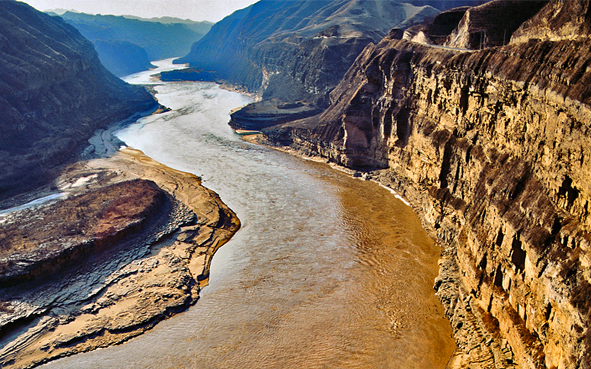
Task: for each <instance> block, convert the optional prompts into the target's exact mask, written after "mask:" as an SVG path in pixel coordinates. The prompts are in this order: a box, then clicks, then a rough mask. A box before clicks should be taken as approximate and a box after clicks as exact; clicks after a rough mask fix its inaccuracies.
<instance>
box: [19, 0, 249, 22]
mask: <svg viewBox="0 0 591 369" xmlns="http://www.w3.org/2000/svg"><path fill="white" fill-rule="evenodd" d="M21 1H23V2H25V3H27V4H29V5H31V6H32V7H34V8H35V9H37V10H41V11H46V10H52V9H67V10H75V11H78V12H82V13H89V14H114V15H135V16H138V17H143V18H152V17H163V16H170V17H177V18H182V19H192V20H196V21H202V20H207V21H210V22H217V21H219V20H221V19H222V18H224V17H225V16H226V15H229V14H231V13H232V12H234V11H235V10H238V9H242V8H245V7H247V6H249V5H250V4H253V3H255V2H256V1H258V0H21Z"/></svg>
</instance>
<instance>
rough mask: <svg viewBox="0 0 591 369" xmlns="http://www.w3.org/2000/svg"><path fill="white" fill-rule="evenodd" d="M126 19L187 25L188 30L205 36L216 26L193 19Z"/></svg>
mask: <svg viewBox="0 0 591 369" xmlns="http://www.w3.org/2000/svg"><path fill="white" fill-rule="evenodd" d="M124 17H125V18H129V19H137V20H141V21H148V22H158V23H164V24H170V23H180V24H184V25H186V26H187V28H189V29H191V30H193V31H195V32H197V33H201V34H203V35H205V34H206V33H207V32H209V30H210V29H211V26H213V24H214V23H212V22H208V21H201V22H196V21H194V20H191V19H181V18H175V17H154V18H142V17H136V16H133V15H124Z"/></svg>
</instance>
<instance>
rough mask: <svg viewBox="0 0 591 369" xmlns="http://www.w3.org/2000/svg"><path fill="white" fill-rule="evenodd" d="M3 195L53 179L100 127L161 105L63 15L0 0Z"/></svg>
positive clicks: (0, 182) (0, 191) (0, 187)
mask: <svg viewBox="0 0 591 369" xmlns="http://www.w3.org/2000/svg"><path fill="white" fill-rule="evenodd" d="M0 62H1V64H2V68H0V110H1V111H2V118H1V119H0V129H1V130H2V135H0V166H1V167H2V171H1V172H0V199H5V198H7V197H10V196H12V195H15V194H17V193H20V192H24V191H26V190H29V189H32V188H35V187H37V186H40V185H43V184H48V183H50V182H51V180H52V179H53V178H54V176H55V167H56V166H58V165H59V164H61V163H64V162H67V161H69V160H71V159H72V158H73V157H74V156H76V155H77V154H78V153H79V151H80V150H81V148H82V147H83V146H84V145H87V144H88V143H87V141H86V140H87V139H88V138H89V137H90V136H91V135H92V134H93V132H94V131H95V130H96V129H97V128H99V127H104V126H106V125H108V124H111V123H113V122H116V121H118V120H123V119H126V118H128V117H130V116H131V115H133V114H135V113H137V112H141V111H146V110H149V109H156V107H157V106H158V104H157V103H156V101H154V99H153V98H152V96H151V95H150V94H148V93H147V92H146V90H145V89H144V88H142V87H137V86H130V85H128V84H126V83H124V82H123V81H121V80H120V79H119V78H117V77H115V76H114V75H112V74H111V73H109V72H108V71H107V70H106V69H105V68H104V67H103V66H102V65H101V64H100V62H99V60H98V57H97V54H96V52H95V50H94V48H93V45H92V44H91V43H90V42H89V41H88V40H86V39H85V38H84V37H82V36H81V35H80V33H79V32H77V31H76V30H75V29H74V28H73V27H72V26H70V25H68V24H67V23H65V22H64V21H63V20H62V19H60V18H56V17H51V16H49V15H47V14H43V13H40V12H38V11H36V10H35V9H33V8H32V7H30V6H28V5H26V4H24V3H19V2H16V1H1V2H0Z"/></svg>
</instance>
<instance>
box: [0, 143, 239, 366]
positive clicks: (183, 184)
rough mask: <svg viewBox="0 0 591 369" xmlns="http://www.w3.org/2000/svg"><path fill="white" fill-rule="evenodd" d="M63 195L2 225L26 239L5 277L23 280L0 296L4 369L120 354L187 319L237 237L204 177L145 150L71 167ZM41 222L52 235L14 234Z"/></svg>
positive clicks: (6, 252) (62, 182)
mask: <svg viewBox="0 0 591 369" xmlns="http://www.w3.org/2000/svg"><path fill="white" fill-rule="evenodd" d="M56 184H57V187H58V189H59V191H60V192H62V193H63V194H64V196H63V197H61V198H60V199H58V200H57V201H50V202H48V203H44V204H42V205H39V206H37V207H32V208H28V209H23V210H20V211H17V212H15V213H14V214H13V213H11V214H9V215H5V216H4V217H3V219H2V222H1V223H0V232H3V234H4V235H5V236H8V235H9V233H10V232H16V231H15V230H16V229H21V233H22V232H25V233H27V234H25V235H24V236H25V237H21V241H20V242H19V243H18V245H19V247H18V248H17V247H15V244H14V243H10V244H9V243H5V244H3V245H1V246H2V247H0V249H1V251H2V254H1V255H0V266H2V267H3V268H4V269H6V271H11V270H12V271H14V273H13V274H14V279H13V280H11V281H7V283H5V284H3V285H2V286H0V289H1V291H2V293H1V294H0V296H2V297H0V343H1V346H2V349H1V350H0V365H1V366H2V367H11V368H24V367H33V366H36V365H38V364H41V363H44V362H47V361H50V360H52V359H55V358H59V357H64V356H69V355H73V354H76V353H79V352H84V351H89V350H93V349H96V348H99V347H107V346H110V345H114V344H119V343H122V342H124V341H126V340H128V339H130V338H132V337H135V336H137V335H139V334H141V333H143V332H144V331H146V330H148V329H150V328H151V327H153V326H154V325H155V324H156V323H157V322H158V321H160V320H162V319H165V318H167V317H169V316H171V315H172V314H174V313H176V312H179V311H182V310H185V309H186V308H188V307H189V306H191V305H192V304H194V303H195V302H196V301H197V299H198V298H199V291H200V289H201V288H202V287H203V286H204V285H206V284H207V280H208V276H209V265H210V261H211V257H212V256H213V254H214V253H215V251H216V250H217V249H218V248H219V247H220V246H222V245H223V244H224V243H225V242H227V241H228V240H229V238H230V237H231V236H232V235H233V234H234V233H235V232H236V231H237V230H238V228H239V227H240V223H239V220H238V219H237V217H236V216H235V214H234V213H233V212H232V211H231V210H230V209H229V208H228V207H227V206H226V205H224V204H223V203H222V202H221V200H220V198H219V197H218V196H217V195H216V194H215V193H214V192H212V191H210V190H208V189H206V188H205V187H203V186H202V185H201V181H200V179H199V178H198V177H196V176H194V175H192V174H189V173H185V172H181V171H177V170H174V169H171V168H168V167H166V166H164V165H162V164H160V163H158V162H156V161H154V160H152V159H150V158H149V157H147V156H146V155H144V154H143V153H142V152H141V151H138V150H133V149H129V148H126V149H123V150H121V151H119V152H117V153H116V154H115V155H114V156H112V157H110V158H102V159H94V160H90V161H86V162H79V163H76V164H73V165H71V166H69V167H67V168H66V169H65V170H64V171H63V174H62V175H61V176H60V177H59V178H58V180H57V182H56ZM114 188H115V189H114ZM138 188H140V190H138ZM146 191H148V192H150V194H151V196H147V195H146ZM103 192H104V193H105V196H102V197H101V196H95V195H96V194H100V193H103ZM146 198H148V200H146ZM150 199H157V200H158V201H156V200H154V201H151V200H150ZM87 209H94V210H96V211H94V212H92V211H90V210H87ZM51 214H58V215H56V216H55V219H52V218H51ZM60 214H61V215H60ZM35 217H43V219H40V220H39V221H40V222H42V223H43V227H29V228H32V229H27V228H26V227H24V228H25V229H24V231H23V230H22V228H23V227H19V226H17V227H14V225H15V223H17V224H23V220H25V219H30V220H31V221H34V219H35ZM45 217H47V218H45ZM80 224H87V225H88V226H87V227H81V226H80ZM11 225H12V226H13V227H11ZM54 226H55V227H54ZM71 228H72V229H71ZM47 230H51V231H52V232H53V233H56V234H55V235H54V236H55V237H54V238H55V241H56V242H54V244H55V245H57V246H56V247H59V248H60V249H59V250H57V251H56V250H53V249H52V250H53V251H54V252H52V253H48V252H45V251H47V250H45V249H46V248H48V247H49V246H51V245H50V244H51V242H49V241H51V240H49V241H47V242H41V241H39V242H37V241H35V240H39V239H42V237H43V236H44V234H43V233H44V232H45V231H47ZM21 236H23V235H22V234H21ZM48 245H49V246H48ZM55 245H54V246H55ZM11 248H12V249H11ZM41 249H43V250H41ZM39 251H43V252H39ZM32 256H34V257H33V258H32ZM35 257H36V259H35ZM21 259H22V260H21ZM27 263H29V264H30V265H29V264H27ZM23 265H25V267H22V266H23ZM27 265H29V268H28V269H27ZM19 266H20V269H19ZM3 274H4V275H8V274H10V273H3Z"/></svg>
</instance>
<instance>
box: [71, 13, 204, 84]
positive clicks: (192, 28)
mask: <svg viewBox="0 0 591 369" xmlns="http://www.w3.org/2000/svg"><path fill="white" fill-rule="evenodd" d="M61 17H62V18H63V19H65V20H66V21H67V22H68V23H70V24H71V25H73V26H74V27H76V29H78V30H79V31H80V33H82V35H83V36H84V37H86V38H88V39H89V40H90V41H92V42H93V43H94V44H95V46H97V51H98V53H99V58H100V59H101V61H102V62H103V64H104V65H105V66H106V67H107V68H108V69H109V70H110V71H111V72H113V73H115V74H116V75H118V76H123V75H127V74H131V73H135V72H139V71H142V70H147V69H149V68H151V67H153V66H152V65H151V64H150V63H149V62H150V61H152V60H161V59H167V58H173V57H178V56H180V55H184V54H186V53H187V52H188V51H189V50H190V49H191V45H192V44H193V43H194V42H195V41H197V40H199V39H201V38H202V37H203V36H204V35H205V33H207V31H208V30H209V27H210V26H211V23H209V22H190V21H187V20H179V22H175V18H165V19H164V22H160V21H158V20H157V19H156V20H145V19H134V18H130V17H125V16H114V15H90V14H84V13H74V12H65V13H63V14H62V15H61ZM130 44H133V46H132V45H130ZM126 47H129V49H128V50H126ZM139 48H141V49H143V50H144V52H142V51H140V50H139ZM144 53H145V54H146V55H145V56H144V55H143V54H144Z"/></svg>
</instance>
